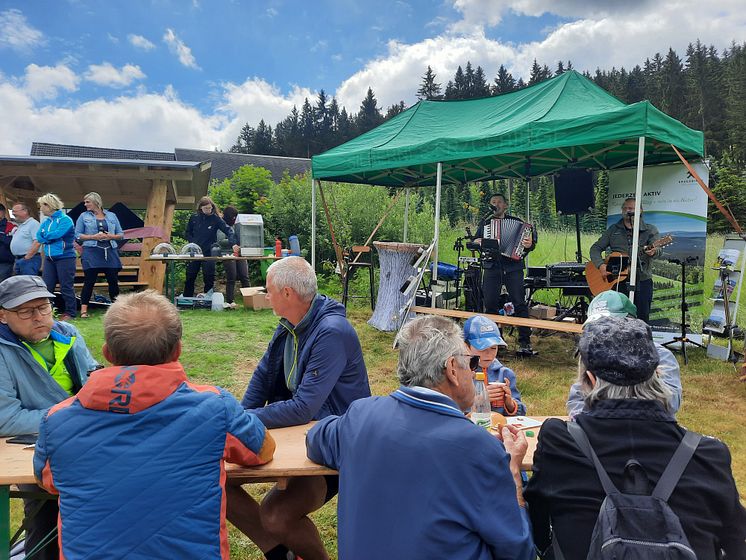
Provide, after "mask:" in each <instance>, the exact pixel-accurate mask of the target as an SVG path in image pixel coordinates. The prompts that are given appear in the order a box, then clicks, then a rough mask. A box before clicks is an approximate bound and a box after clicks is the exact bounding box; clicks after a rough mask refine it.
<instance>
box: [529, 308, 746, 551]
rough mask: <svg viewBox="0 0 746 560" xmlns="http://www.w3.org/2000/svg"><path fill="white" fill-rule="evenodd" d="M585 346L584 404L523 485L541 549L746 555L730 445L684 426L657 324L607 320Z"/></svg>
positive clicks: (555, 433)
mask: <svg viewBox="0 0 746 560" xmlns="http://www.w3.org/2000/svg"><path fill="white" fill-rule="evenodd" d="M579 346H580V365H579V368H578V377H579V381H580V383H581V384H582V387H583V392H584V394H585V402H586V404H587V406H588V411H587V412H583V413H581V414H579V415H578V416H577V417H576V419H575V420H576V422H575V423H574V424H575V425H574V426H573V425H572V423H570V422H564V421H562V420H558V419H551V420H548V421H546V422H545V423H544V425H543V426H542V428H541V432H540V433H539V441H538V447H537V450H536V453H535V454H534V471H533V477H532V478H531V480H530V481H529V483H528V486H527V488H526V491H525V492H524V496H525V498H526V502H527V503H528V506H529V513H530V516H531V521H532V524H533V532H534V541H535V543H536V546H537V549H538V551H539V554H540V556H541V557H542V558H554V559H562V558H565V559H568V560H570V559H572V560H576V559H581V558H594V559H603V558H651V559H652V558H682V559H684V558H692V559H694V558H697V559H699V560H716V559H718V558H723V557H725V558H728V559H729V560H730V559H734V558H738V559H741V560H742V559H744V558H746V510H744V508H743V506H742V505H741V504H740V501H739V497H738V491H737V489H736V483H735V481H734V479H733V473H732V471H731V465H730V452H729V451H728V448H727V446H726V445H725V444H724V443H723V442H721V441H718V440H717V439H714V438H710V437H702V436H700V435H699V434H695V433H693V432H688V431H687V430H686V429H685V428H683V427H682V426H680V425H679V424H678V423H677V422H676V419H675V418H674V417H673V415H672V414H671V412H670V411H669V409H668V407H669V402H670V401H669V398H670V389H669V388H668V387H667V386H666V385H665V384H664V383H663V382H662V381H661V380H660V378H659V376H658V374H657V372H656V368H657V366H658V359H659V358H658V353H657V351H656V349H655V345H654V343H653V339H652V333H651V331H650V327H648V326H647V325H646V324H645V323H644V322H643V321H640V320H637V319H632V318H626V317H625V318H620V317H611V316H602V317H599V318H598V319H595V320H593V321H592V322H587V323H586V324H585V327H584V329H583V334H582V335H581V338H580V345H579ZM682 440H683V441H684V443H683V444H682ZM675 452H676V458H675V459H673V457H674V453H675ZM594 455H595V457H596V459H597V463H596V459H594ZM668 467H670V468H668ZM664 471H666V474H665V476H663V475H664ZM651 494H652V496H651ZM607 496H608V497H607ZM612 508H614V511H613V512H612V511H611V510H612ZM612 513H613V514H612ZM610 514H612V515H610Z"/></svg>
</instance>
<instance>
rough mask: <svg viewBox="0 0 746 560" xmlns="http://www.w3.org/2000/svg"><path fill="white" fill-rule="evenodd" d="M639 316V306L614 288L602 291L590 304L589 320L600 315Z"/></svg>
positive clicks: (593, 319)
mask: <svg viewBox="0 0 746 560" xmlns="http://www.w3.org/2000/svg"><path fill="white" fill-rule="evenodd" d="M627 316H632V317H635V318H637V307H636V306H635V304H634V303H632V302H631V301H630V300H629V298H628V297H627V296H625V295H624V294H621V293H619V292H615V291H613V290H609V291H606V292H601V293H600V294H598V295H597V296H596V297H594V298H593V300H592V301H591V303H590V305H588V318H587V319H586V322H588V321H595V320H596V319H598V318H599V317H627Z"/></svg>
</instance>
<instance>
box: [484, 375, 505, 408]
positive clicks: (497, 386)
mask: <svg viewBox="0 0 746 560" xmlns="http://www.w3.org/2000/svg"><path fill="white" fill-rule="evenodd" d="M506 389H507V391H506ZM506 394H508V395H509V394H510V387H507V383H500V382H499V381H494V382H492V383H488V384H487V397H488V398H489V400H490V404H491V405H492V406H494V407H502V406H505V395H506Z"/></svg>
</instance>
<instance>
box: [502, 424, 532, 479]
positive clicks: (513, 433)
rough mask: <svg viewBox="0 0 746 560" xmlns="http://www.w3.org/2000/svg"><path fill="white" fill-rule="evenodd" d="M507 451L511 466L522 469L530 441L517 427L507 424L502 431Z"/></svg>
mask: <svg viewBox="0 0 746 560" xmlns="http://www.w3.org/2000/svg"><path fill="white" fill-rule="evenodd" d="M501 435H502V441H503V445H504V446H505V451H507V452H508V453H509V454H510V467H511V469H513V468H515V469H517V470H519V471H520V469H521V464H522V463H523V458H524V457H525V456H526V452H527V451H528V441H527V440H526V434H524V433H523V432H519V431H518V429H517V428H514V427H513V426H510V425H506V426H503V429H502V431H501Z"/></svg>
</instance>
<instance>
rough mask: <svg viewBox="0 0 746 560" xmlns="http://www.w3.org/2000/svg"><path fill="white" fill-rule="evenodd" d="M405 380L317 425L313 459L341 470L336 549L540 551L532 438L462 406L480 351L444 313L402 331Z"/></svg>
mask: <svg viewBox="0 0 746 560" xmlns="http://www.w3.org/2000/svg"><path fill="white" fill-rule="evenodd" d="M397 343H398V346H399V365H398V368H397V370H398V375H399V381H400V382H401V387H400V388H399V389H397V390H396V391H394V392H393V393H392V394H391V395H389V396H388V397H370V398H365V399H359V400H356V401H355V402H353V403H352V404H351V405H350V407H349V408H348V409H347V412H346V413H345V414H343V415H342V416H327V417H326V418H323V419H321V420H319V422H317V423H316V425H314V426H313V428H311V429H310V430H309V432H308V435H307V437H306V448H307V452H308V457H309V458H310V459H311V460H312V461H314V462H316V463H320V464H324V465H326V466H328V467H331V468H333V469H337V470H338V471H339V502H338V506H337V518H338V520H339V526H338V538H339V541H338V543H339V546H338V548H339V557H340V558H354V559H355V560H379V559H381V558H390V559H395V558H471V559H474V560H488V559H489V560H529V559H531V558H535V556H536V555H535V554H534V549H533V545H532V541H531V535H530V526H529V523H528V516H527V513H526V511H525V509H524V507H523V505H522V504H523V497H522V493H521V489H522V484H521V476H520V466H521V461H522V459H523V457H524V456H525V454H526V449H527V447H528V443H527V442H526V437H525V435H523V434H522V433H518V432H516V431H515V429H511V428H507V427H505V428H504V429H503V431H502V433H501V434H500V435H501V437H502V439H503V442H502V443H501V442H500V441H499V440H498V438H497V437H495V435H496V434H494V433H493V432H490V431H487V430H485V429H484V428H482V427H480V426H477V425H476V424H473V423H472V422H471V421H470V420H469V419H468V418H467V417H466V416H465V415H464V411H465V410H468V409H470V408H471V406H472V404H473V402H474V381H473V378H474V373H473V371H472V368H476V367H477V366H478V365H479V359H478V356H476V358H477V359H476V360H475V359H474V357H475V356H472V354H471V352H469V350H468V349H467V347H466V345H465V344H464V341H463V339H462V337H461V329H460V328H459V327H458V325H456V323H454V322H453V321H451V320H450V319H446V318H445V317H436V316H425V317H419V318H417V319H415V320H413V321H411V322H409V323H407V324H406V325H405V326H404V327H403V328H402V330H401V331H400V333H399V336H398V337H397Z"/></svg>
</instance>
